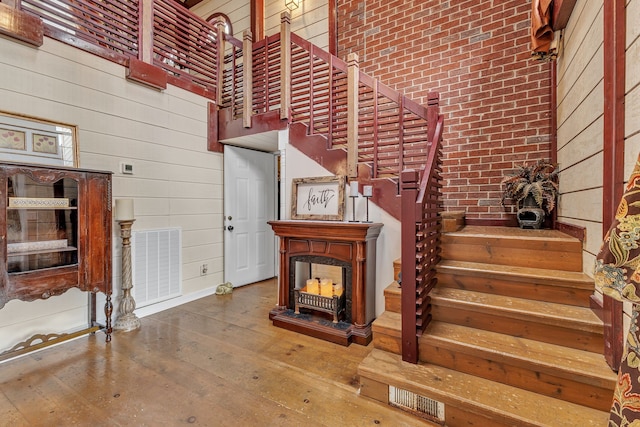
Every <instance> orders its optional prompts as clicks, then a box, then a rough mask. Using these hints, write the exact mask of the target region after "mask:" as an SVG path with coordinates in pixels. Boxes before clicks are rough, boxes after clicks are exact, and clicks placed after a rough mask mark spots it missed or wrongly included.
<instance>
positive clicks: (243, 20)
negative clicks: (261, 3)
mask: <svg viewBox="0 0 640 427" xmlns="http://www.w3.org/2000/svg"><path fill="white" fill-rule="evenodd" d="M191 12H193V13H195V14H196V15H198V16H199V17H201V18H202V19H207V18H208V17H210V16H211V15H213V14H214V13H224V14H225V15H227V17H228V18H229V20H230V21H231V26H232V27H233V36H234V37H235V38H237V39H240V40H242V33H243V32H244V30H249V29H251V5H250V2H249V1H248V0H240V1H229V0H205V1H203V2H200V3H198V4H197V5H196V6H194V7H193V8H191Z"/></svg>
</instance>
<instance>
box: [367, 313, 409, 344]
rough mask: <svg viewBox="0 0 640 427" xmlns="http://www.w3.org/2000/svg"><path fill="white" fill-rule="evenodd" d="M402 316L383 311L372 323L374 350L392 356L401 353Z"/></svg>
mask: <svg viewBox="0 0 640 427" xmlns="http://www.w3.org/2000/svg"><path fill="white" fill-rule="evenodd" d="M401 325H402V316H401V315H400V313H395V312H392V311H385V312H383V313H382V314H381V315H380V316H378V317H377V318H376V320H374V321H373V323H372V325H371V332H372V334H373V346H374V348H377V349H380V350H384V351H388V352H391V353H394V354H401V353H402V329H401V328H402V326H401Z"/></svg>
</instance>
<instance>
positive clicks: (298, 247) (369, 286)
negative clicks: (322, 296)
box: [269, 220, 383, 345]
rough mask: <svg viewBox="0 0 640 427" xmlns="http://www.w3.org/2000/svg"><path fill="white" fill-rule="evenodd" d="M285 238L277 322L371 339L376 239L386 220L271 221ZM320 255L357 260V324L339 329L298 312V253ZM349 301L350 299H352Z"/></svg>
mask: <svg viewBox="0 0 640 427" xmlns="http://www.w3.org/2000/svg"><path fill="white" fill-rule="evenodd" d="M269 225H271V227H272V228H273V231H274V233H275V234H276V236H278V237H279V238H280V268H279V280H278V304H277V306H276V307H275V308H274V309H273V310H271V312H270V313H269V318H270V319H271V320H272V321H273V324H274V325H275V326H279V327H282V328H285V329H289V330H292V331H296V332H300V333H303V334H306V335H310V336H314V337H317V338H321V339H325V340H327V341H331V342H335V343H338V344H342V345H349V344H350V343H351V342H355V343H357V344H361V345H367V344H369V342H371V322H373V319H374V318H375V285H376V241H377V239H378V235H379V234H380V229H381V228H382V225H383V224H380V223H355V222H354V223H351V222H332V221H304V220H300V221H269ZM301 256H317V257H324V258H330V259H335V260H339V261H342V262H346V263H348V264H350V265H351V273H352V277H351V289H350V290H349V289H346V290H345V291H346V292H347V296H349V295H350V296H351V304H350V305H351V313H350V317H348V318H350V319H351V323H350V325H348V327H346V328H335V327H331V326H327V325H323V324H319V323H317V322H314V321H308V320H304V319H302V318H300V317H298V316H292V315H291V312H292V310H293V308H294V301H292V298H291V294H292V293H293V292H292V291H291V288H290V284H289V280H290V277H291V276H290V273H291V268H293V266H291V260H292V258H294V257H301ZM348 305H349V304H348Z"/></svg>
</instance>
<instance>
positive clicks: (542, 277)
mask: <svg viewBox="0 0 640 427" xmlns="http://www.w3.org/2000/svg"><path fill="white" fill-rule="evenodd" d="M437 268H438V271H442V272H452V271H455V272H456V273H458V274H460V273H468V274H469V275H473V276H475V277H486V276H494V275H495V274H499V275H501V276H503V277H505V278H508V279H510V280H517V281H526V282H529V283H537V284H543V283H544V284H546V283H549V284H551V283H552V284H553V285H554V286H565V287H573V288H580V289H593V286H594V285H593V279H592V278H591V277H589V276H588V275H586V274H584V273H583V272H577V271H563V270H553V269H545V268H534V267H519V266H510V265H500V264H488V263H481V262H472V261H456V260H442V261H440V263H438V267H437Z"/></svg>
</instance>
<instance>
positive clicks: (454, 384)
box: [358, 349, 608, 427]
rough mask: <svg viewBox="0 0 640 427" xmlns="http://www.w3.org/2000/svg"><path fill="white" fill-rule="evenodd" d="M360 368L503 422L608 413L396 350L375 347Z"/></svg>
mask: <svg viewBox="0 0 640 427" xmlns="http://www.w3.org/2000/svg"><path fill="white" fill-rule="evenodd" d="M358 373H359V374H360V375H361V376H364V377H366V378H371V379H373V380H375V381H379V382H382V383H385V384H391V385H394V386H396V387H399V388H403V389H406V390H410V391H413V392H415V393H418V394H421V395H425V396H427V397H429V398H432V399H435V400H437V401H440V402H442V403H444V404H445V405H455V404H456V402H461V401H463V402H465V403H466V404H467V405H468V406H470V407H472V408H473V411H475V412H477V413H480V414H485V415H488V416H491V417H493V418H494V419H502V421H503V422H504V423H505V424H513V425H521V426H526V425H554V426H558V427H561V426H576V425H580V426H591V425H593V426H602V425H605V424H606V422H607V419H608V413H607V412H603V411H598V410H595V409H591V408H587V407H584V406H581V405H576V404H573V403H569V402H565V401H562V400H558V399H554V398H551V397H547V396H543V395H540V394H537V393H533V392H529V391H525V390H522V389H519V388H516V387H512V386H508V385H505V384H500V383H496V382H493V381H490V380H486V379H483V378H479V377H475V376H472V375H468V374H464V373H461V372H457V371H453V370H450V369H447V368H443V367H439V366H435V365H431V364H424V363H420V364H417V365H414V364H411V363H405V362H403V361H402V358H401V357H400V356H399V355H395V354H391V353H389V352H385V351H382V350H377V349H373V350H372V351H371V353H370V354H369V355H368V356H367V357H366V358H365V359H364V360H363V362H362V363H361V364H360V366H359V367H358ZM445 412H446V408H445Z"/></svg>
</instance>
